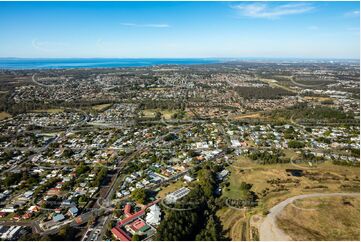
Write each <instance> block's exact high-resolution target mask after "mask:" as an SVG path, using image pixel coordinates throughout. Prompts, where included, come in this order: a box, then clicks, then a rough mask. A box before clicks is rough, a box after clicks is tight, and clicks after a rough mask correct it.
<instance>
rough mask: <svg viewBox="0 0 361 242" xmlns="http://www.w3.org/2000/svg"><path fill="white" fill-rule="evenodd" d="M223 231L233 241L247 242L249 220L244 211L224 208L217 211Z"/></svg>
mask: <svg viewBox="0 0 361 242" xmlns="http://www.w3.org/2000/svg"><path fill="white" fill-rule="evenodd" d="M217 216H218V217H219V219H220V220H221V223H222V226H223V229H224V230H225V232H226V235H227V237H228V238H230V239H231V240H232V241H236V240H238V241H239V240H243V241H244V240H247V237H248V236H247V218H246V214H245V212H244V211H240V210H234V209H232V208H228V207H224V208H222V209H220V210H219V211H217Z"/></svg>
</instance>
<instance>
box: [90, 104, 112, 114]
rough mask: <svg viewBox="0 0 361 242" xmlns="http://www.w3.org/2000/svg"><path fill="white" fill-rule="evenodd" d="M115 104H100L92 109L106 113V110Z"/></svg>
mask: <svg viewBox="0 0 361 242" xmlns="http://www.w3.org/2000/svg"><path fill="white" fill-rule="evenodd" d="M112 105H113V104H112V103H106V104H99V105H94V106H92V109H93V110H95V111H98V112H102V111H105V110H106V109H108V108H110V107H111V106H112Z"/></svg>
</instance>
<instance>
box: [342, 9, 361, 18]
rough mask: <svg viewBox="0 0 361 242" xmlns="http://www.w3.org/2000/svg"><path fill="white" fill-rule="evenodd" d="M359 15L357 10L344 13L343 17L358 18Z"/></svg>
mask: <svg viewBox="0 0 361 242" xmlns="http://www.w3.org/2000/svg"><path fill="white" fill-rule="evenodd" d="M359 15H360V11H359V10H354V11H350V12H347V13H345V16H347V17H358V16H359Z"/></svg>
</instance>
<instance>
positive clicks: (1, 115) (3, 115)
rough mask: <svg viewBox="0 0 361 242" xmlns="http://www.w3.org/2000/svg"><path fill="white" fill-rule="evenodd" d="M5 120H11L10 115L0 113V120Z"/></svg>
mask: <svg viewBox="0 0 361 242" xmlns="http://www.w3.org/2000/svg"><path fill="white" fill-rule="evenodd" d="M7 118H11V114H9V113H7V112H0V120H4V119H7Z"/></svg>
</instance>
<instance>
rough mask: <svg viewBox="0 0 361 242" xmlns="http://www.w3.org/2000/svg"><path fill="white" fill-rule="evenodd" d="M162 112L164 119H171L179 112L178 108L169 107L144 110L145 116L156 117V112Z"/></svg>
mask: <svg viewBox="0 0 361 242" xmlns="http://www.w3.org/2000/svg"><path fill="white" fill-rule="evenodd" d="M157 112H160V113H161V114H162V117H163V118H164V119H171V118H172V115H174V114H175V113H177V110H169V109H145V110H143V111H142V113H143V115H144V117H145V118H155V117H156V113H157Z"/></svg>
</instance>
